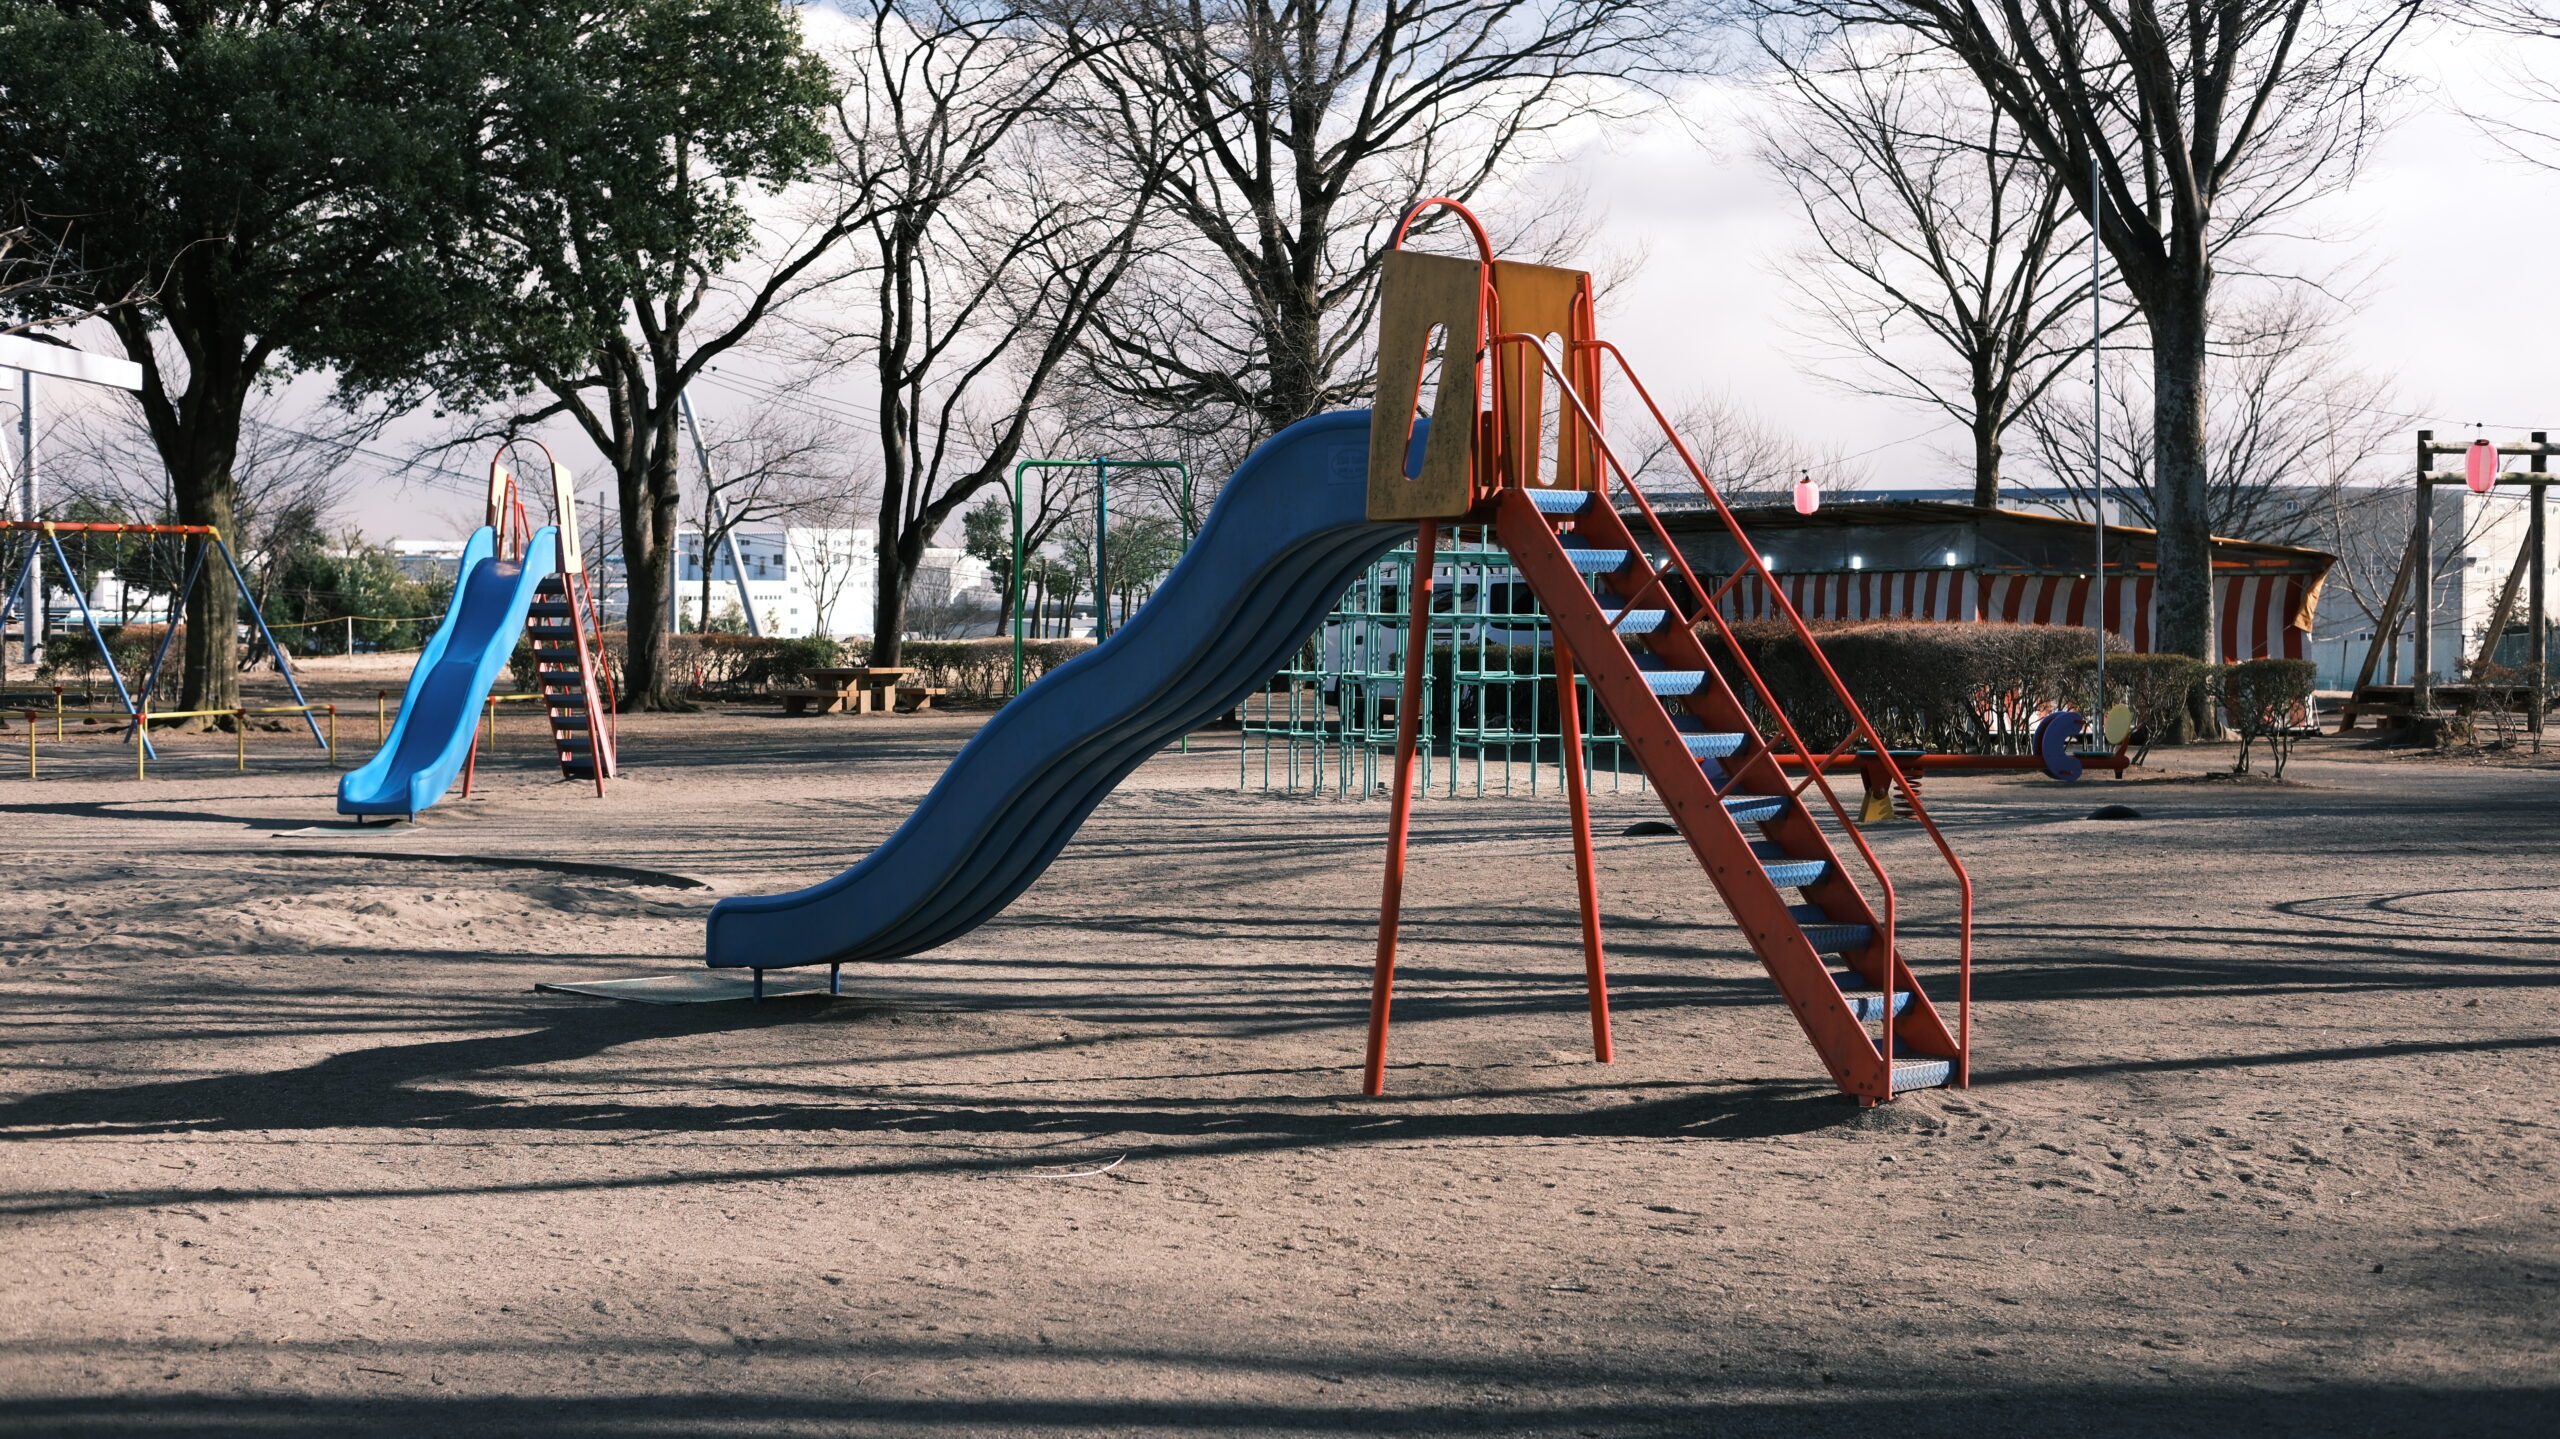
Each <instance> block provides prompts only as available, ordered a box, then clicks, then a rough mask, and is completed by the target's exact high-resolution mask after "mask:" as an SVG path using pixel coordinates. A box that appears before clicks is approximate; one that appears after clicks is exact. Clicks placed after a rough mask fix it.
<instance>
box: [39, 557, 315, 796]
mask: <svg viewBox="0 0 2560 1439" xmlns="http://www.w3.org/2000/svg"><path fill="white" fill-rule="evenodd" d="M8 533H23V534H26V535H28V536H29V543H28V545H27V553H26V556H25V558H23V559H22V560H20V561H19V563H18V570H17V574H16V575H15V576H14V577H13V578H12V579H11V580H10V582H9V588H8V590H7V592H6V593H5V594H0V628H5V627H6V626H7V625H8V623H9V620H10V618H11V617H12V616H13V615H15V616H16V617H17V620H18V622H19V623H20V624H21V625H22V626H24V627H25V629H24V632H25V633H26V634H27V635H28V636H29V637H30V638H31V639H32V638H33V637H34V636H37V635H40V634H42V633H43V631H44V598H43V596H42V595H41V594H39V593H38V591H39V590H41V589H42V588H43V578H42V576H43V569H42V566H41V565H39V564H38V557H39V556H41V555H42V554H43V553H44V552H45V551H46V550H48V549H49V550H51V551H52V552H53V562H54V564H55V565H57V566H59V567H60V573H61V574H62V575H63V577H64V578H65V579H67V580H69V581H70V584H69V585H68V586H67V588H68V589H69V590H70V591H71V597H72V599H73V600H74V601H76V602H77V603H78V605H79V607H80V624H81V627H82V628H83V629H86V630H87V631H88V632H89V642H90V644H92V645H94V646H95V647H96V648H97V652H98V661H99V663H101V664H103V665H105V666H106V670H107V677H108V678H109V679H110V680H112V681H113V682H114V683H115V687H116V700H117V702H118V703H119V704H120V705H121V706H123V710H124V715H125V722H126V732H127V733H128V734H130V735H132V736H133V737H134V740H135V742H136V743H137V744H138V745H139V746H140V748H141V753H140V754H139V755H137V756H136V757H135V758H136V762H137V763H139V761H140V760H141V759H142V758H144V757H146V756H147V757H149V758H152V759H157V758H159V757H160V756H159V751H158V750H156V749H154V748H153V747H152V744H151V735H150V732H149V729H148V728H147V722H146V720H145V716H146V715H148V717H149V718H150V719H196V718H208V717H213V716H222V715H228V716H231V717H233V718H234V719H238V718H240V716H241V715H242V714H243V712H242V711H240V710H237V709H219V710H177V711H170V712H154V711H151V710H149V709H148V708H147V702H148V700H149V697H150V695H151V692H152V689H153V687H154V686H156V685H157V684H158V683H159V681H160V674H161V671H162V669H163V668H164V667H166V665H167V664H168V660H169V649H170V646H171V644H172V643H173V642H174V641H175V640H176V639H177V637H178V629H179V626H180V623H181V621H182V620H183V619H184V617H185V610H186V602H187V596H189V595H191V594H193V593H194V592H195V588H196V583H197V581H198V580H200V579H201V578H203V576H204V573H205V560H206V557H207V556H208V555H219V556H221V557H222V564H223V567H224V568H225V569H227V570H229V571H230V572H231V582H232V584H233V585H235V586H237V587H238V592H239V596H240V602H241V603H242V605H243V606H245V607H246V608H247V609H248V611H249V619H250V621H251V623H253V624H255V625H256V626H257V630H258V637H259V639H261V640H262V641H264V642H265V644H266V647H267V651H268V653H270V654H272V655H274V656H275V657H276V670H277V672H278V673H279V674H282V675H283V676H284V683H285V688H287V689H288V690H291V691H292V692H293V704H292V706H290V707H289V709H288V707H281V706H280V707H278V709H277V710H276V711H275V712H277V713H285V712H299V713H300V714H301V716H302V722H303V723H304V724H306V725H308V726H310V729H311V742H312V743H313V744H316V745H318V746H320V747H321V748H322V749H324V750H325V749H329V748H330V745H329V740H328V737H327V736H325V735H323V734H322V733H321V732H320V721H319V718H318V717H317V716H316V715H314V714H313V713H312V711H313V710H314V708H316V707H315V706H313V705H312V704H311V702H310V700H309V699H308V698H307V697H306V696H304V694H303V693H302V683H301V681H299V680H297V679H295V678H294V675H293V662H292V661H291V660H289V659H287V658H286V657H285V652H284V646H282V645H280V644H277V643H276V637H275V633H274V631H272V630H270V629H268V628H267V618H266V616H265V615H263V614H261V613H259V611H258V602H257V599H256V597H255V595H254V594H253V592H252V591H251V590H250V588H249V581H248V577H247V576H245V575H243V574H242V573H241V572H240V562H239V561H238V560H237V559H235V558H234V557H233V556H232V553H231V546H230V545H229V544H227V543H225V542H224V540H223V538H222V534H221V532H220V531H218V530H216V529H215V528H214V527H213V526H211V525H129V524H104V523H89V522H79V521H69V520H0V534H8ZM67 534H76V535H80V536H82V537H83V542H84V544H85V542H86V538H87V537H89V536H93V535H114V536H117V537H119V539H121V537H123V536H126V535H152V536H168V537H171V538H174V539H177V540H179V541H180V542H181V543H182V544H183V545H184V547H185V550H186V553H187V565H186V578H185V579H184V580H183V581H182V582H181V583H180V584H179V585H178V587H177V588H176V589H173V590H171V591H170V592H169V623H168V627H167V629H166V630H164V631H163V632H162V634H161V636H160V645H159V648H158V649H156V650H154V651H153V652H152V655H151V665H150V668H149V669H147V670H146V671H144V673H143V676H142V680H141V682H140V684H138V685H135V686H130V687H129V686H127V685H126V684H125V679H124V672H123V671H122V670H120V669H118V668H116V662H115V655H114V653H113V652H112V651H110V650H109V649H108V648H107V637H106V633H105V631H104V630H102V629H101V628H100V627H99V625H98V616H97V613H96V612H95V611H94V610H92V609H91V608H90V607H89V596H88V595H87V594H86V593H84V592H83V591H82V589H81V586H80V574H81V571H80V570H78V569H76V568H74V567H73V566H72V563H71V557H70V556H69V555H68V554H66V553H65V552H64V551H63V548H62V537H63V536H64V535H67ZM84 555H85V550H84ZM21 606H23V611H21ZM30 648H33V646H32V645H30ZM256 653H257V652H256V651H255V650H254V649H253V650H251V651H250V654H251V655H252V656H254V655H255V654H256ZM136 694H139V695H141V696H142V700H140V701H137V700H136V699H135V695H136Z"/></svg>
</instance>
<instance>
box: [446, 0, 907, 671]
mask: <svg viewBox="0 0 2560 1439" xmlns="http://www.w3.org/2000/svg"><path fill="white" fill-rule="evenodd" d="M550 18H552V19H553V20H554V23H555V27H556V28H558V29H560V30H562V31H563V32H564V33H563V35H562V36H561V37H560V38H559V40H558V41H557V43H558V45H559V47H560V50H561V54H560V56H559V57H558V58H557V59H556V60H554V61H553V62H552V64H553V67H554V68H552V69H551V70H549V71H546V72H545V73H544V74H543V75H542V76H541V77H540V78H541V79H542V80H543V81H545V82H547V83H539V84H537V83H526V82H521V81H518V80H516V78H515V77H509V79H510V83H508V84H504V85H498V86H494V87H493V89H492V92H491V98H490V105H491V108H492V110H493V112H494V113H493V116H492V118H491V120H490V122H489V129H490V140H489V146H488V148H489V149H490V151H491V152H492V154H494V155H496V156H497V157H498V160H499V169H500V172H501V174H502V176H503V177H504V180H503V183H502V184H501V185H500V186H499V192H500V194H499V198H500V203H499V204H498V205H497V206H496V217H495V218H494V219H493V220H491V221H490V222H489V223H488V224H486V226H485V227H484V228H483V229H482V230H480V231H479V232H477V233H475V235H474V236H473V237H472V238H473V242H474V246H475V247H476V249H477V251H478V252H480V254H481V255H482V256H483V260H482V264H481V266H480V269H479V270H478V271H477V272H475V273H477V274H478V275H480V276H482V277H483V287H484V293H482V294H480V295H478V296H475V297H474V314H475V316H476V319H475V322H474V323H473V325H472V326H471V328H470V330H469V332H468V333H466V334H462V335H460V336H458V337H457V338H456V339H455V340H454V341H453V343H452V344H451V345H450V346H449V348H448V351H447V353H446V354H445V355H443V356H442V357H441V358H440V364H439V369H438V373H437V375H436V380H437V383H438V384H439V386H440V387H441V389H442V390H443V392H444V393H445V394H446V396H447V397H448V398H449V399H451V400H453V401H455V402H457V403H463V404H471V403H477V402H483V401H491V400H498V401H503V400H506V399H508V398H509V397H513V396H524V395H529V396H532V397H534V398H533V399H531V400H529V401H527V402H525V403H523V404H521V405H516V406H500V407H496V408H494V409H493V410H492V413H491V414H490V416H489V417H488V418H487V420H486V422H485V423H483V424H480V425H477V426H475V427H473V428H472V429H470V430H469V431H468V432H467V433H466V434H464V435H463V436H461V437H459V438H457V439H454V440H451V441H448V444H476V443H479V442H480V441H482V440H484V439H487V438H490V437H493V436H506V435H514V434H519V433H523V432H525V431H526V430H528V429H530V428H532V427H533V426H535V425H538V424H540V423H542V422H544V421H547V420H551V419H554V418H555V417H556V418H561V419H565V420H566V421H567V422H568V423H569V424H571V425H574V426H575V427H576V429H577V430H578V431H579V432H580V433H581V434H583V435H584V436H585V437H586V439H587V440H588V441H589V442H590V443H591V444H593V445H594V446H595V448H596V449H597V451H598V452H599V453H601V454H602V455H603V457H604V459H605V462H606V464H607V465H608V466H609V467H610V468H611V469H612V471H613V474H614V480H615V490H616V500H617V503H618V507H619V509H620V510H621V529H620V533H621V548H622V553H623V560H624V565H623V574H624V578H625V589H626V593H627V595H628V603H627V607H626V623H627V627H628V631H629V635H630V640H629V650H628V653H627V658H626V661H625V669H624V673H625V677H626V683H625V686H624V688H623V690H622V695H621V699H622V703H623V705H624V707H625V708H630V709H667V708H674V707H678V706H680V705H681V704H682V703H683V701H682V699H681V697H680V695H679V694H678V692H677V683H676V682H677V680H678V678H679V677H678V676H675V675H673V674H671V673H670V672H669V671H668V667H667V666H666V664H665V663H664V656H665V649H666V647H665V639H664V635H665V630H664V625H663V622H662V621H661V620H660V618H659V617H660V616H661V615H663V614H664V613H665V612H666V610H667V608H668V601H669V598H670V597H671V596H672V594H673V593H674V590H675V586H676V577H675V544H676V531H677V528H678V525H679V523H680V521H681V518H682V506H683V498H684V495H683V486H682V481H681V476H682V472H683V469H684V460H685V454H684V441H683V435H682V426H681V422H680V405H681V401H682V397H683V395H684V393H685V390H686V388H687V387H688V386H689V385H690V384H692V383H693V382H694V381H695V380H696V379H698V378H699V377H700V376H701V375H702V374H703V373H704V372H705V371H706V370H707V369H709V368H710V367H711V366H712V365H714V364H715V363H717V362H718V361H719V360H720V359H721V358H722V357H723V356H725V355H727V354H729V353H730V352H731V351H733V350H736V349H738V348H739V347H740V346H743V345H746V344H747V343H748V342H749V341H750V340H751V339H753V338H755V337H756V336H757V335H758V333H759V332H760V331H761V330H762V329H763V328H764V327H765V326H766V325H767V323H768V322H769V321H771V320H772V318H773V317H774V315H775V314H776V313H777V312H779V311H782V310H785V309H787V308H789V307H790V306H791V305H792V304H793V303H794V302H795V301H797V300H799V299H800V298H802V297H803V296H804V295H805V294H806V293H807V292H808V290H809V289H810V288H811V287H812V286H813V285H814V284H815V283H817V282H818V281H819V280H820V279H821V278H823V277H824V275H825V274H826V272H827V265H828V264H829V263H831V262H832V261H833V258H834V257H835V255H836V254H837V252H838V250H839V248H840V247H841V246H842V244H843V243H844V242H845V241H846V239H847V238H848V237H850V236H852V235H853V234H855V233H856V232H857V231H859V230H860V228H861V227H862V225H863V224H864V223H865V222H866V221H867V220H868V219H869V218H870V210H869V208H868V206H867V204H866V198H865V197H864V196H863V195H862V194H861V193H860V192H858V191H847V190H841V189H834V188H832V187H819V186H815V185H810V184H806V183H804V182H805V181H807V180H808V179H809V177H810V176H811V175H812V174H813V173H814V172H815V170H816V169H817V168H818V166H819V165H820V164H821V163H822V161H823V160H824V158H825V154H826V137H825V133H824V130H823V128H822V117H823V113H824V110H825V105H826V99H827V96H828V93H829V87H828V82H827V75H826V73H825V66H824V64H823V63H822V62H821V61H820V59H819V58H818V57H817V55H816V54H815V53H814V52H813V51H811V50H810V49H808V48H807V46H806V45H805V44H804V42H803V39H802V35H801V30H800V17H799V15H798V13H797V11H795V10H792V9H789V8H784V9H776V8H775V7H774V6H772V5H770V4H768V3H761V0H683V3H677V0H649V3H636V0H633V3H624V4H620V5H615V6H607V7H602V8H600V9H597V10H594V11H591V12H590V11H576V10H573V9H571V10H561V11H559V12H558V14H557V16H555V17H550ZM634 57H646V59H645V60H644V61H640V62H637V63H635V59H634ZM498 281H503V282H504V283H498Z"/></svg>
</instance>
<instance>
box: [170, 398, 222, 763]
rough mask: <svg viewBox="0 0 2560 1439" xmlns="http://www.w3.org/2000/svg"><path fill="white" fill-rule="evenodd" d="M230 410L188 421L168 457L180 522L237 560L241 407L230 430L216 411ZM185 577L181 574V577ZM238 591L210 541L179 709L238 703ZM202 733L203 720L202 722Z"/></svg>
mask: <svg viewBox="0 0 2560 1439" xmlns="http://www.w3.org/2000/svg"><path fill="white" fill-rule="evenodd" d="M224 408H225V407H224V406H223V405H222V404H221V403H220V402H219V401H216V402H214V403H213V404H211V405H209V406H207V407H206V409H200V410H197V411H196V412H195V413H194V414H193V415H191V416H190V419H191V420H192V423H191V424H189V425H188V426H187V431H186V434H185V436H184V439H185V442H186V447H185V451H184V452H183V453H181V454H179V455H175V456H168V457H166V459H167V463H168V465H169V476H170V479H171V480H172V481H173V489H174V492H175V495H176V498H177V502H178V523H180V524H182V525H211V526H212V527H213V528H214V529H215V530H216V531H217V532H219V533H220V534H221V536H222V538H223V541H224V542H225V543H226V544H229V545H231V546H232V547H233V548H232V553H233V554H234V555H237V554H238V553H239V549H238V546H239V540H240V537H239V532H238V529H237V527H236V526H235V524H234V523H233V521H234V519H235V517H236V514H237V511H236V509H235V503H234V502H235V501H236V499H237V498H238V490H237V487H236V485H235V482H234V477H233V475H232V469H231V466H232V457H233V455H234V453H235V452H236V450H237V448H238V445H239V439H240V424H239V413H240V412H239V408H238V407H237V406H230V407H228V413H229V417H230V418H229V423H228V424H225V423H222V418H221V416H220V415H219V414H215V413H208V411H209V410H210V411H219V410H222V409H224ZM182 577H183V573H182ZM239 619H240V591H239V587H238V586H236V585H234V584H233V583H232V582H231V569H230V567H229V566H228V565H225V564H224V563H223V562H222V555H221V553H220V552H219V551H217V550H215V549H214V548H213V546H212V545H211V544H210V543H209V542H208V543H207V544H206V546H205V553H204V568H203V570H202V571H201V572H200V573H199V574H198V576H197V578H196V586H195V588H194V589H193V590H192V591H190V592H189V593H188V595H187V603H186V625H187V636H186V648H185V650H184V652H183V653H184V656H185V662H184V667H183V668H182V670H181V671H180V677H179V681H178V708H179V709H182V710H221V709H234V708H237V707H238V706H239V703H240V631H239ZM196 723H197V727H198V728H202V727H203V726H204V724H205V722H204V721H197V722H196Z"/></svg>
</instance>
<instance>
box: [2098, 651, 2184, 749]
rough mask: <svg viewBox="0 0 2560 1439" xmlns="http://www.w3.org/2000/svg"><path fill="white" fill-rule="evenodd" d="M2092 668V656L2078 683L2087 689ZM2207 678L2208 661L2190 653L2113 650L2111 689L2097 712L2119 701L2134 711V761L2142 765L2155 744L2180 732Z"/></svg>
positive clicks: (2109, 674)
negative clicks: (2122, 651) (2166, 653)
mask: <svg viewBox="0 0 2560 1439" xmlns="http://www.w3.org/2000/svg"><path fill="white" fill-rule="evenodd" d="M2094 667H2095V661H2094V660H2087V661H2084V662H2083V667H2082V669H2081V672H2080V673H2079V674H2078V675H2077V677H2076V679H2075V681H2074V683H2075V684H2076V685H2077V687H2078V688H2079V689H2081V690H2082V691H2083V692H2086V690H2087V689H2088V687H2089V685H2090V683H2091V681H2092V676H2091V675H2090V674H2089V673H2088V672H2087V670H2088V669H2090V668H2094ZM2207 678H2208V675H2207V667H2206V665H2205V662H2204V661H2202V660H2200V659H2197V658H2195V657H2194V656H2192V655H2119V654H2110V655H2108V656H2107V693H2106V695H2105V696H2104V697H2103V698H2102V699H2101V700H2100V702H2099V705H2098V709H2099V713H2101V714H2104V713H2105V712H2106V709H2107V707H2108V706H2110V705H2113V704H2116V703H2118V702H2121V703H2122V704H2123V705H2124V706H2125V707H2126V708H2127V709H2130V710H2132V711H2133V743H2134V751H2133V762H2134V763H2135V764H2140V763H2142V762H2143V761H2144V760H2145V759H2147V758H2149V757H2150V754H2151V747H2152V746H2153V745H2154V744H2157V743H2159V742H2160V740H2161V739H2162V738H2163V737H2164V736H2167V735H2169V734H2172V733H2174V732H2176V730H2177V728H2178V725H2179V723H2180V722H2181V721H2183V720H2184V719H2185V718H2186V715H2187V712H2188V706H2189V705H2190V704H2191V703H2192V702H2193V696H2194V694H2195V689H2196V686H2198V685H2200V684H2203V683H2204V682H2205V681H2206V679H2207Z"/></svg>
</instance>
